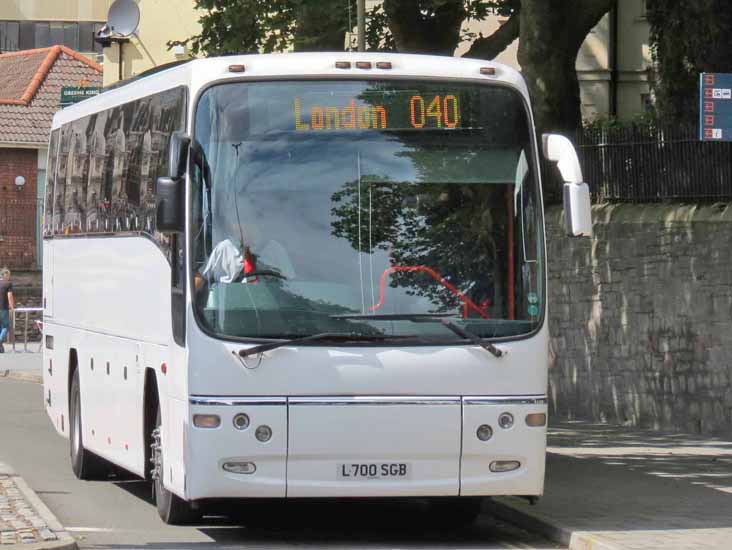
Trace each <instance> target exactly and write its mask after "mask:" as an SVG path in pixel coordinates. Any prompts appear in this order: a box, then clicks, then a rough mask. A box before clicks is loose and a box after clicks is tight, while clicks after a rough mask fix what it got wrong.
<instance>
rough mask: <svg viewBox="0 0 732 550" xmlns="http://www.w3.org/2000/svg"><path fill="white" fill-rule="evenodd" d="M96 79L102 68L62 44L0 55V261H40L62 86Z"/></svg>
mask: <svg viewBox="0 0 732 550" xmlns="http://www.w3.org/2000/svg"><path fill="white" fill-rule="evenodd" d="M101 83H102V67H101V66H99V65H98V64H96V63H94V62H93V61H92V60H90V59H89V58H87V57H85V56H83V55H81V54H79V53H77V52H75V51H73V50H71V49H69V48H67V47H65V46H58V45H57V46H51V47H49V48H38V49H32V50H23V51H16V52H10V53H5V54H0V266H8V267H11V268H16V269H17V268H22V269H33V268H36V267H38V266H39V264H40V213H41V211H42V205H43V195H44V190H45V183H46V181H45V180H46V160H47V156H48V136H49V133H50V129H51V121H52V119H53V115H54V113H55V112H56V111H58V110H59V109H60V102H61V89H62V88H63V87H66V86H69V87H76V86H101Z"/></svg>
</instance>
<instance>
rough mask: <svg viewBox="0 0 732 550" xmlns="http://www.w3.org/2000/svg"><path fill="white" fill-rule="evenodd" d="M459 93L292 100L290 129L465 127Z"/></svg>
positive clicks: (317, 96) (312, 96) (306, 95)
mask: <svg viewBox="0 0 732 550" xmlns="http://www.w3.org/2000/svg"><path fill="white" fill-rule="evenodd" d="M465 118H466V116H465V115H464V113H463V112H462V102H461V99H460V93H458V92H456V91H449V90H447V91H444V92H429V93H419V92H417V91H410V90H398V91H388V92H373V91H369V92H365V93H363V94H361V95H360V96H359V97H353V96H347V95H343V94H333V93H327V92H317V93H303V94H300V95H296V96H294V97H293V99H292V119H293V122H292V128H294V129H295V130H297V131H301V132H314V131H331V132H333V131H353V130H450V129H455V128H463V127H465V126H464V124H465V122H466V121H465Z"/></svg>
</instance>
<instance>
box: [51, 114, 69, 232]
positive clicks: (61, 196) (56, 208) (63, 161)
mask: <svg viewBox="0 0 732 550" xmlns="http://www.w3.org/2000/svg"><path fill="white" fill-rule="evenodd" d="M60 140H61V143H60V145H59V152H58V164H57V166H56V185H55V186H54V197H53V221H52V224H53V234H54V235H65V234H67V233H66V227H65V226H64V221H65V208H66V173H67V170H68V160H69V147H70V145H71V125H70V124H67V125H66V126H63V127H62V128H61V135H60Z"/></svg>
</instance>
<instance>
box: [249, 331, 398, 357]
mask: <svg viewBox="0 0 732 550" xmlns="http://www.w3.org/2000/svg"><path fill="white" fill-rule="evenodd" d="M396 338H412V337H411V336H388V335H386V334H383V335H379V334H359V333H358V332H321V333H319V334H311V335H310V336H303V337H302V338H291V339H289V340H278V341H276V342H269V343H267V344H260V345H258V346H254V347H251V348H247V349H240V350H239V352H238V354H239V357H242V358H245V357H249V356H250V355H257V354H259V353H264V352H265V351H271V350H273V349H277V348H281V347H284V346H294V345H298V344H305V343H307V342H314V341H317V340H334V341H337V342H377V341H381V340H391V339H396Z"/></svg>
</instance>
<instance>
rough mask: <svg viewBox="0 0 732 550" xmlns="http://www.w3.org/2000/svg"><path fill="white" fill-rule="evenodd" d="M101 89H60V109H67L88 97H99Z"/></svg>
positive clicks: (87, 87)
mask: <svg viewBox="0 0 732 550" xmlns="http://www.w3.org/2000/svg"><path fill="white" fill-rule="evenodd" d="M101 91H102V89H101V88H100V87H99V86H85V87H82V86H64V87H62V88H61V107H67V106H69V105H73V104H74V103H78V102H79V101H83V100H85V99H87V98H89V97H94V96H95V95H99V93H100V92H101Z"/></svg>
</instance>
